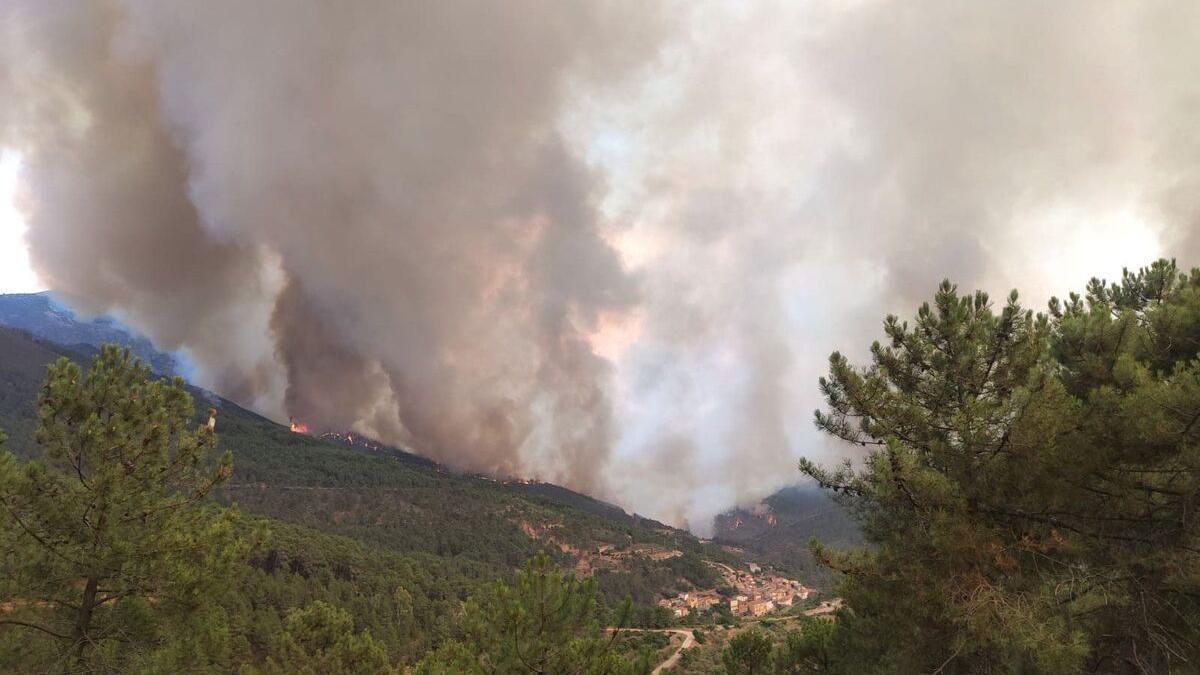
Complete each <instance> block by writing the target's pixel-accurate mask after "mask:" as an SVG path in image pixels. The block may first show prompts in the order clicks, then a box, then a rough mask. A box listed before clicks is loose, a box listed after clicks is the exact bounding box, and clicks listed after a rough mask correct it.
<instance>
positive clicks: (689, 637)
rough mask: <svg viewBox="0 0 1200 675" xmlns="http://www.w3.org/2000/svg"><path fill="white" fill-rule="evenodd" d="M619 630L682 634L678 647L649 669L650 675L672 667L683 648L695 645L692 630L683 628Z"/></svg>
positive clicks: (625, 630) (622, 630)
mask: <svg viewBox="0 0 1200 675" xmlns="http://www.w3.org/2000/svg"><path fill="white" fill-rule="evenodd" d="M608 630H610V631H611V630H612V629H611V628H609V629H608ZM621 632H622V633H674V634H675V635H682V636H683V644H681V645H679V649H676V650H675V652H674V653H673V654H671V655H670V656H669V657H667V659H666V660H665V661H663V662H662V663H660V664H658V666H656V667H655V668H654V670H653V671H651V673H650V675H658V674H659V673H661V672H662V671H664V670H666V669H667V668H671V667H673V666H674V665H675V664H676V663H679V657H680V656H682V655H683V651H684V650H685V649H691V648H692V647H695V646H696V636H695V635H693V634H692V631H690V630H684V629H682V628H622V629H621Z"/></svg>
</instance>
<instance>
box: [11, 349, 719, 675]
mask: <svg viewBox="0 0 1200 675" xmlns="http://www.w3.org/2000/svg"><path fill="white" fill-rule="evenodd" d="M63 356H66V357H69V358H70V359H72V360H73V361H72V362H73V363H85V362H86V361H87V359H86V358H85V357H83V356H81V355H79V354H78V353H77V352H74V351H72V350H69V349H64V348H62V347H59V346H57V345H53V344H50V343H46V342H40V341H37V340H34V339H32V338H31V337H30V336H28V335H27V334H24V333H21V332H19V331H13V330H9V329H4V328H0V383H2V384H3V387H0V425H2V426H0V428H3V429H5V430H7V432H8V439H7V442H6V444H5V450H7V451H11V452H12V453H13V455H14V459H13V460H12V463H11V466H10V467H9V468H8V471H9V472H10V473H12V472H14V471H15V472H17V474H19V473H20V471H19V470H18V469H16V468H14V467H21V466H23V464H22V462H23V461H25V460H30V459H34V460H47V459H48V458H47V457H46V455H45V451H46V447H45V441H46V440H47V439H46V437H45V436H44V434H42V433H39V432H37V429H38V427H39V416H40V415H41V414H42V413H43V412H44V404H45V396H46V391H47V390H46V389H45V387H44V386H43V383H44V382H45V380H46V373H47V367H48V366H50V365H51V364H53V363H55V361H56V360H57V359H59V358H60V357H63ZM80 372H85V371H80ZM86 372H89V373H90V369H89V370H88V371H86ZM72 377H74V378H75V379H78V378H79V377H81V376H79V375H75V376H72ZM147 380H148V381H153V380H154V378H152V377H149V375H147ZM122 386H125V385H124V384H123V385H122ZM119 388H120V387H118V389H119ZM180 391H181V392H183V394H184V395H188V396H192V397H194V398H195V403H194V404H190V405H192V409H191V412H190V413H188V414H187V418H188V422H189V424H193V425H197V426H203V425H204V424H205V422H206V421H207V417H208V412H207V411H208V408H209V406H212V407H214V408H216V410H217V413H218V414H217V419H218V422H217V427H216V434H214V435H213V439H214V441H213V442H214V445H215V448H213V449H212V453H213V454H215V453H217V452H218V450H217V448H219V450H220V451H221V452H228V455H229V457H228V459H229V461H230V462H231V466H232V471H231V472H230V473H229V474H228V475H224V476H222V479H221V480H220V481H215V482H214V484H212V485H211V486H210V489H206V490H205V497H206V499H205V500H204V503H205V504H207V505H208V506H214V505H230V504H233V503H237V505H238V506H237V509H236V510H235V511H230V512H228V513H233V514H237V517H236V523H237V525H236V529H237V532H239V533H240V535H239V537H238V550H237V556H236V557H237V559H238V561H239V564H237V565H232V564H231V565H230V566H229V567H228V568H226V569H223V570H222V571H221V572H220V575H219V576H220V579H219V581H218V583H216V584H214V585H213V586H212V587H211V588H207V589H206V590H205V594H206V595H208V596H210V597H211V598H212V599H213V600H214V603H215V604H213V605H211V606H209V607H207V609H206V612H208V613H209V618H210V621H209V622H208V623H207V624H205V626H206V628H205V629H204V630H199V628H198V627H197V626H192V627H191V628H190V629H191V630H193V631H195V634H196V635H197V637H196V641H195V642H194V643H193V644H191V645H189V646H188V647H187V650H191V651H190V652H189V653H188V654H186V655H181V654H179V653H174V652H181V651H186V650H184V648H183V647H181V646H179V645H175V646H173V647H171V649H172V650H174V652H172V653H170V654H169V653H168V651H164V650H165V649H166V647H165V646H163V645H164V644H165V643H162V640H163V636H157V637H154V636H149V637H148V636H147V635H143V636H142V637H143V639H145V640H148V641H149V642H148V644H157V645H159V646H160V647H161V648H159V649H157V651H152V653H153V654H155V655H156V656H155V657H154V658H156V659H167V658H170V659H183V661H180V663H185V662H186V663H187V664H188V665H189V667H195V668H201V669H203V668H204V667H211V668H213V669H216V670H226V669H232V668H234V667H237V666H239V665H240V666H245V667H252V666H253V667H265V664H266V663H267V659H268V658H269V657H270V656H271V655H272V654H278V653H280V651H281V650H284V649H285V645H284V643H283V642H282V641H285V638H286V635H287V631H286V628H287V625H288V622H289V620H291V619H290V617H292V616H293V614H294V613H295V612H298V611H306V610H305V608H309V607H312V606H315V605H314V603H321V605H320V606H322V607H328V608H332V609H335V610H337V611H339V612H346V614H347V615H348V616H349V617H351V623H352V629H353V632H354V633H355V634H357V633H358V632H363V633H364V634H369V635H370V636H371V639H372V640H373V641H374V642H373V643H372V644H376V643H377V645H378V647H379V648H380V649H382V650H383V652H384V653H385V654H386V655H387V660H388V663H389V664H393V665H396V664H399V665H401V666H402V665H404V664H413V663H415V662H416V661H417V660H419V659H420V658H421V656H422V655H424V654H425V653H426V652H428V651H429V650H430V649H431V648H433V647H435V646H437V645H438V644H440V643H441V642H442V641H443V640H445V639H447V638H448V637H449V636H452V635H453V634H454V629H455V627H456V626H457V625H458V621H459V618H460V617H461V612H462V611H463V607H464V604H463V603H464V601H465V600H466V599H468V598H469V597H471V596H472V594H474V593H477V592H480V591H481V590H484V589H486V588H488V586H489V584H491V583H493V582H495V581H496V580H512V579H514V577H513V576H512V575H513V572H514V571H515V570H517V569H518V568H520V567H521V566H522V565H523V564H524V563H525V562H526V561H527V560H529V559H531V558H533V557H534V556H536V555H537V554H539V553H545V554H546V555H548V556H549V558H548V559H549V560H551V561H553V562H554V563H555V564H556V565H557V566H559V567H563V566H567V565H569V564H570V562H571V561H570V557H569V556H568V555H566V554H564V553H563V552H562V551H560V549H559V548H558V545H557V544H558V543H565V544H569V545H573V546H577V547H579V548H583V549H587V548H589V547H590V548H594V547H595V545H596V543H597V542H607V543H616V544H618V545H619V546H622V547H628V546H632V545H636V544H653V545H659V546H664V547H671V548H674V549H678V550H682V551H684V555H683V556H680V557H677V558H673V559H669V560H665V561H657V562H656V561H651V560H649V559H648V558H644V557H640V556H633V557H632V558H631V559H630V561H629V564H628V566H627V567H626V568H625V569H622V570H602V571H601V573H599V574H597V575H596V579H595V582H596V587H595V588H594V602H595V608H594V610H595V618H596V620H597V621H599V622H600V623H604V624H606V625H612V624H613V623H614V622H616V621H618V620H624V621H625V622H626V623H629V624H633V625H653V626H660V625H665V624H666V623H668V618H667V617H666V616H665V615H664V612H663V610H662V609H661V608H659V607H657V606H656V604H655V603H656V601H657V600H658V599H659V598H661V597H663V595H664V594H675V593H677V592H679V591H682V590H687V589H689V588H691V587H692V586H693V584H695V583H704V584H712V583H714V580H713V578H712V575H713V572H712V569H711V567H710V566H708V565H706V564H704V563H703V561H705V560H712V561H721V562H725V563H730V564H737V562H738V559H737V558H736V557H735V556H732V555H729V554H728V553H726V552H724V551H723V550H721V549H720V548H719V547H717V546H714V545H703V544H701V543H699V542H698V541H697V540H696V539H695V538H694V537H692V536H691V535H689V534H687V533H686V532H682V531H679V530H674V529H672V528H669V527H667V526H665V525H663V524H661V523H657V522H655V521H652V520H647V519H644V518H640V517H638V516H631V515H628V514H626V513H625V512H624V511H622V510H620V509H619V508H617V507H614V506H612V505H609V504H605V503H604V502H599V501H596V500H594V499H591V498H590V497H587V496H585V495H580V494H578V493H573V492H571V491H569V490H565V489H563V488H559V487H557V486H550V485H546V484H538V483H513V484H510V485H505V484H503V483H500V482H497V481H494V480H490V479H486V478H482V477H474V476H467V475H461V474H456V473H454V472H450V471H447V470H444V469H442V468H440V467H438V466H437V465H435V464H433V463H430V462H428V461H425V460H420V459H419V458H414V457H412V456H405V455H404V454H403V453H400V452H398V451H388V452H383V453H380V452H374V451H368V450H364V449H362V448H355V447H348V446H346V445H344V444H341V443H337V442H333V441H330V440H325V439H320V438H314V437H311V436H307V435H303V434H295V433H291V432H290V431H288V430H287V428H286V427H281V426H279V425H276V424H274V423H271V422H269V421H268V420H265V419H263V418H261V417H260V416H258V415H255V414H253V413H251V412H249V411H246V410H244V409H241V408H239V407H238V406H236V405H233V404H231V403H229V402H228V401H224V400H222V399H219V398H216V397H213V396H212V395H211V394H208V393H207V392H203V391H201V390H196V389H191V388H186V389H182V388H181V389H180ZM39 398H40V399H41V400H42V405H41V406H40V407H39V404H38V401H39ZM43 426H44V420H43ZM14 475H16V474H14ZM522 522H524V523H529V524H530V525H532V526H534V527H535V528H542V529H551V530H552V531H553V532H554V534H555V542H556V543H555V544H554V545H550V544H549V542H547V541H540V540H537V539H534V538H531V537H530V536H528V534H527V533H526V532H524V531H522V529H521V527H520V524H521V523H522ZM8 534H13V533H12V532H8ZM18 544H20V541H19V537H18V538H16V539H12V538H10V539H6V540H5V541H4V546H5V549H4V550H5V555H7V556H10V557H9V558H8V559H9V561H10V562H12V561H13V560H14V559H15V558H17V557H19V556H22V555H24V553H20V552H19V551H21V550H22V549H21V548H20V547H19V546H18ZM26 572H27V573H28V574H31V575H32V574H35V573H36V572H35V571H34V570H26ZM68 576H69V575H68ZM19 578H20V575H16V574H10V575H7V579H6V582H5V585H3V586H0V590H2V591H3V595H2V596H0V601H2V602H3V603H5V609H4V617H3V621H7V622H9V623H7V624H4V623H0V664H2V667H0V669H2V670H11V669H17V670H22V669H24V670H28V671H33V672H36V671H38V670H43V669H53V667H51V666H50V665H47V664H52V663H56V662H54V661H53V658H55V657H56V656H61V654H60V651H61V650H60V649H59V647H61V645H58V644H57V641H56V640H54V639H46V640H43V639H38V638H48V637H51V636H48V634H46V633H44V632H43V634H42V635H34V636H33V639H31V636H30V635H29V634H28V631H30V630H33V631H35V632H36V629H22V628H21V627H19V626H18V625H16V624H13V623H11V622H13V621H25V619H24V618H22V617H23V616H25V615H34V616H37V615H40V614H41V613H43V612H44V610H45V609H46V606H45V605H44V604H43V603H44V602H45V601H36V602H29V597H28V596H29V593H28V588H29V583H30V582H29V581H28V578H27V580H26V582H19V581H18V579H19ZM79 578H82V576H79ZM69 594H70V592H69V591H68V595H69ZM627 598H630V599H632V600H633V603H632V605H631V606H630V607H629V608H625V607H624V603H625V601H626V599H627ZM63 600H64V601H65V602H70V600H69V599H66V598H63ZM71 604H77V603H73V602H72V603H71ZM331 611H332V610H331ZM313 612H315V613H316V614H318V615H320V616H324V617H325V618H327V619H330V620H331V621H332V618H331V617H332V616H333V615H328V616H326V615H327V614H328V612H324V610H320V611H318V610H313ZM339 616H340V615H339ZM214 617H215V618H214ZM29 623H34V622H33V621H29ZM38 625H41V624H38ZM43 627H46V626H43ZM214 627H215V628H214ZM51 630H54V629H51ZM213 631H215V633H213ZM55 632H59V631H55ZM210 633H211V634H210ZM205 635H208V637H203V636H205ZM100 653H101V652H97V654H100ZM200 655H202V656H200ZM185 657H186V658H185ZM105 658H111V654H110V655H105ZM147 658H148V657H147ZM104 663H109V662H108V661H103V662H101V665H100V666H97V667H98V668H99V669H102V670H103V669H104ZM156 664H157V665H161V662H159V661H147V662H141V663H140V665H139V664H133V663H132V662H122V663H120V664H119V665H120V666H121V668H133V667H134V666H135V665H136V666H137V667H142V668H149V669H151V670H153V669H154V667H156ZM93 665H94V664H93ZM110 665H112V664H110ZM121 668H115V669H118V670H119V669H121ZM108 669H109V670H113V669H114V668H108Z"/></svg>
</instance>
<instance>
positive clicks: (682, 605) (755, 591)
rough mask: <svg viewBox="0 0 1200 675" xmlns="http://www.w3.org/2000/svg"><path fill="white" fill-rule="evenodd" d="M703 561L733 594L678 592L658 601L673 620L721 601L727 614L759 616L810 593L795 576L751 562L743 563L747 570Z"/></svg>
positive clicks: (790, 604)
mask: <svg viewBox="0 0 1200 675" xmlns="http://www.w3.org/2000/svg"><path fill="white" fill-rule="evenodd" d="M707 564H709V565H712V566H713V567H715V568H717V569H718V570H719V571H720V573H721V579H722V581H723V582H724V584H725V585H726V586H728V587H729V588H732V589H733V592H734V594H733V595H731V596H729V597H725V596H723V595H722V594H721V593H719V592H717V590H716V589H712V590H705V591H697V592H689V593H680V594H679V595H677V596H676V597H674V598H666V599H663V600H660V601H659V603H658V604H659V606H660V607H665V608H666V609H668V610H670V611H671V613H672V615H674V616H675V618H677V619H682V618H684V617H686V616H688V615H689V614H691V613H693V612H702V611H704V610H707V609H711V608H712V607H714V606H716V605H719V604H722V603H728V605H729V613H730V614H732V615H733V616H763V615H764V614H770V613H771V612H774V611H776V610H781V609H785V608H788V607H791V606H792V604H793V603H794V602H795V601H796V599H797V598H799V599H800V600H801V601H803V600H807V599H808V596H809V595H810V594H812V592H813V591H812V589H810V588H808V587H806V586H805V585H804V584H802V583H800V582H799V581H796V580H795V579H788V578H785V577H781V576H778V575H775V574H771V573H768V572H764V571H763V570H762V568H761V567H759V566H758V565H756V564H754V563H747V568H748V569H747V570H735V569H733V568H732V567H729V566H728V565H724V564H721V563H715V562H711V561H707Z"/></svg>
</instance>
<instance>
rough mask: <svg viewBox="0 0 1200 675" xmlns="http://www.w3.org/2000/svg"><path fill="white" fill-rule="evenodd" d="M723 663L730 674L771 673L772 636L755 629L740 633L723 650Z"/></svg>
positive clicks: (763, 674)
mask: <svg viewBox="0 0 1200 675" xmlns="http://www.w3.org/2000/svg"><path fill="white" fill-rule="evenodd" d="M721 663H722V664H723V665H724V666H725V672H726V673H728V674H729V675H769V673H771V672H772V670H773V669H772V664H771V638H769V637H767V636H766V635H764V634H763V633H762V632H761V631H758V630H754V629H750V630H747V631H745V632H742V633H738V634H737V635H735V636H733V637H732V638H730V640H729V645H728V646H727V647H725V650H724V651H722V652H721Z"/></svg>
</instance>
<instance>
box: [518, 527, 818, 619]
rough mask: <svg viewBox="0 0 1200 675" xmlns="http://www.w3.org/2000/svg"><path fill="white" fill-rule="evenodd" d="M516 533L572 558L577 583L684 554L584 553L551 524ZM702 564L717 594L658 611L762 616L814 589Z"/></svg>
mask: <svg viewBox="0 0 1200 675" xmlns="http://www.w3.org/2000/svg"><path fill="white" fill-rule="evenodd" d="M520 528H521V531H522V532H524V533H525V535H526V536H528V537H530V538H531V539H535V540H539V541H545V542H547V543H550V544H552V545H554V546H555V547H557V548H558V550H559V551H560V552H562V553H564V554H567V555H569V556H571V557H572V559H573V560H574V566H573V569H574V572H575V574H576V575H577V576H579V577H581V578H587V577H591V576H593V575H594V574H595V573H596V572H597V571H599V570H621V569H622V568H624V567H625V566H626V564H627V563H628V562H629V561H630V560H631V559H633V558H635V557H644V558H647V559H649V560H652V561H655V562H662V561H665V560H670V559H672V558H677V557H680V556H682V555H683V551H680V550H678V549H672V548H668V547H665V546H661V545H657V544H647V543H630V544H623V545H618V544H612V543H600V544H597V545H596V546H595V547H594V548H591V549H583V548H580V547H578V546H575V545H572V544H570V543H567V542H565V541H563V540H562V539H561V538H559V537H557V536H556V534H555V530H556V528H555V526H554V525H552V524H551V525H543V526H540V527H538V526H534V525H533V524H531V523H529V522H526V521H522V522H521V523H520ZM739 551H740V549H739ZM705 564H706V565H709V566H710V567H712V568H713V569H715V570H716V571H717V572H718V573H719V575H720V579H721V585H720V587H719V589H718V588H708V589H692V590H689V591H684V592H680V593H678V594H677V595H675V596H673V597H670V598H663V599H661V600H659V601H658V606H659V607H662V608H664V609H666V610H667V611H669V612H670V613H671V616H673V617H674V618H675V619H683V618H686V617H688V616H690V615H693V614H698V613H701V612H704V611H706V610H710V609H712V608H714V607H716V606H718V605H726V606H727V607H728V608H729V613H730V614H731V615H733V616H763V615H765V614H770V613H772V612H775V611H779V610H783V609H786V608H789V607H791V606H792V605H793V603H795V602H796V600H797V599H799V600H801V601H803V600H807V599H808V598H809V596H810V595H811V594H812V593H813V589H811V588H808V587H807V586H805V585H804V584H802V583H801V582H799V581H797V580H795V579H789V578H787V577H783V576H780V575H778V574H774V573H771V572H767V571H765V570H764V569H762V567H760V566H759V565H758V564H756V563H753V562H748V563H746V569H744V570H743V569H734V568H733V567H730V566H729V565H726V564H724V563H718V562H713V561H711V560H706V561H705Z"/></svg>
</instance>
